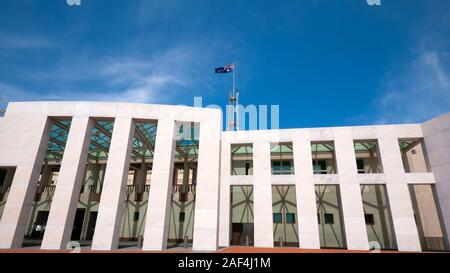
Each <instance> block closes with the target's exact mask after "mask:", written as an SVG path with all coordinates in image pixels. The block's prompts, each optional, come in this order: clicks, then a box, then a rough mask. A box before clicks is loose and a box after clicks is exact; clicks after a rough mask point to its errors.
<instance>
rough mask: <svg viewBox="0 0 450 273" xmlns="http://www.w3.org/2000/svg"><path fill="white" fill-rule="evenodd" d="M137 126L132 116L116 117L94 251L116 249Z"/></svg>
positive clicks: (93, 244)
mask: <svg viewBox="0 0 450 273" xmlns="http://www.w3.org/2000/svg"><path fill="white" fill-rule="evenodd" d="M134 130H135V124H134V122H133V120H132V119H131V117H126V118H116V119H115V120H114V130H113V134H112V138H111V146H110V148H109V155H108V163H107V165H106V170H105V179H104V180H103V189H102V195H101V197H100V204H99V208H98V216H97V222H96V224H95V232H94V238H93V240H92V249H93V250H110V249H116V248H118V245H119V233H120V223H121V221H122V215H123V207H124V201H125V198H126V190H127V178H128V171H129V169H130V157H131V150H132V143H133V137H134Z"/></svg>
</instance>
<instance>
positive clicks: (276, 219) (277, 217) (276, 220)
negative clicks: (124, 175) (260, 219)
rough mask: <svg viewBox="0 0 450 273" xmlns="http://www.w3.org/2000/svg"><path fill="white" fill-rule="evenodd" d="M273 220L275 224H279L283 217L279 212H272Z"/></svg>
mask: <svg viewBox="0 0 450 273" xmlns="http://www.w3.org/2000/svg"><path fill="white" fill-rule="evenodd" d="M273 222H274V223H276V224H281V223H282V222H283V217H282V214H281V213H274V214H273Z"/></svg>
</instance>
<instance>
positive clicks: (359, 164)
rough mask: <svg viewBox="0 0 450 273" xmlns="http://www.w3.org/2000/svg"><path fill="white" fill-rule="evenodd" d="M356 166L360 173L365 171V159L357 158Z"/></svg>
mask: <svg viewBox="0 0 450 273" xmlns="http://www.w3.org/2000/svg"><path fill="white" fill-rule="evenodd" d="M356 168H357V169H358V173H365V170H364V159H356Z"/></svg>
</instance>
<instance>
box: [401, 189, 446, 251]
mask: <svg viewBox="0 0 450 273" xmlns="http://www.w3.org/2000/svg"><path fill="white" fill-rule="evenodd" d="M409 192H410V194H411V201H412V205H413V209H414V217H415V219H416V224H417V230H418V232H419V237H420V244H421V246H422V250H431V251H443V250H447V249H448V246H447V244H446V241H447V240H446V236H445V235H444V232H443V230H444V229H443V225H442V221H441V214H440V211H439V207H438V205H437V203H436V198H435V190H434V185H409Z"/></svg>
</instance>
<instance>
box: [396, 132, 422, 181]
mask: <svg viewBox="0 0 450 273" xmlns="http://www.w3.org/2000/svg"><path fill="white" fill-rule="evenodd" d="M398 145H399V146H400V152H401V154H402V161H403V167H404V169H405V172H406V173H424V172H430V164H429V162H428V157H427V156H426V148H425V143H424V141H423V138H416V139H399V140H398Z"/></svg>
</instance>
